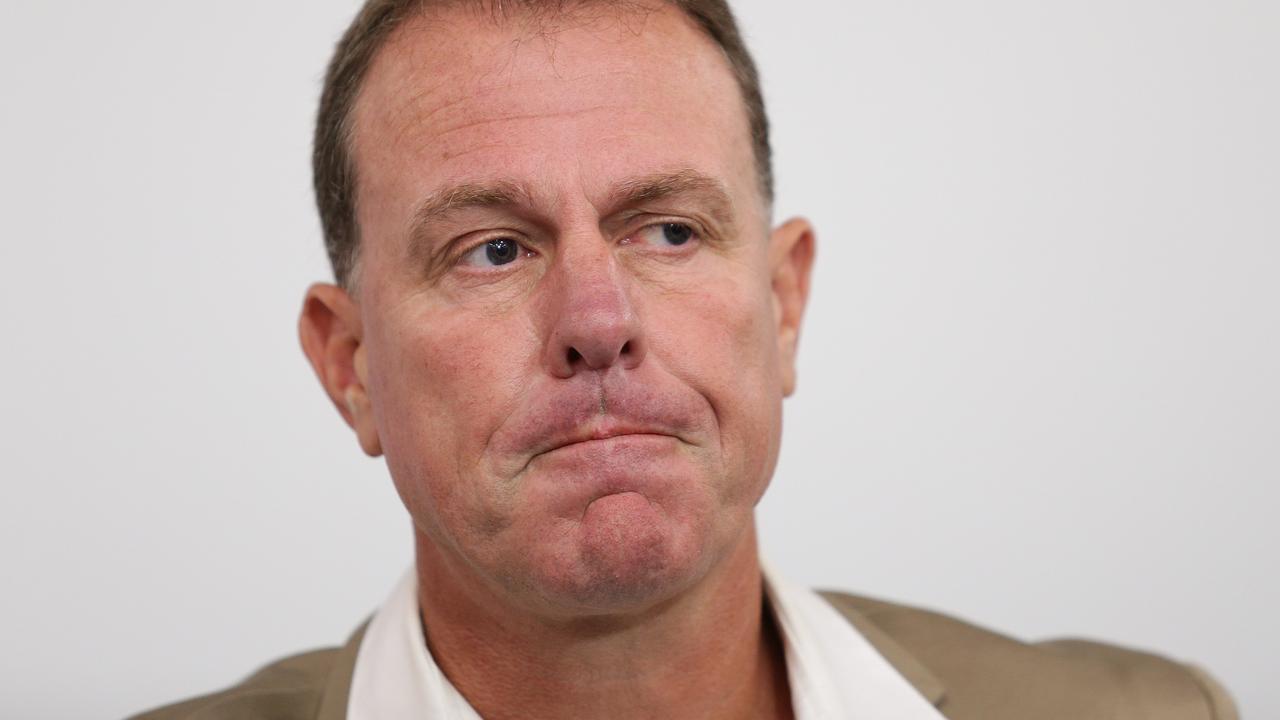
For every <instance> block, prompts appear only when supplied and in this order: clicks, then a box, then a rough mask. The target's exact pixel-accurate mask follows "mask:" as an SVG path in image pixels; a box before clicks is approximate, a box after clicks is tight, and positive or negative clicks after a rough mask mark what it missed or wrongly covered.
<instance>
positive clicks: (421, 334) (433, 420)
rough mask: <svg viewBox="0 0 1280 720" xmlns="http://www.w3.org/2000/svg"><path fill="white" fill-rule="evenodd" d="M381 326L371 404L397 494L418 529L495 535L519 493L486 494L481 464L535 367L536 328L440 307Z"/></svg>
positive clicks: (399, 315)
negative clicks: (432, 526)
mask: <svg viewBox="0 0 1280 720" xmlns="http://www.w3.org/2000/svg"><path fill="white" fill-rule="evenodd" d="M382 317H384V318H386V321H385V322H382V323H379V324H378V325H377V326H376V327H373V328H368V329H367V330H368V331H369V332H367V336H366V341H372V342H374V343H376V347H375V348H371V349H370V352H369V360H370V371H371V372H370V375H371V377H375V378H378V379H379V384H378V385H377V386H375V387H374V388H372V389H371V390H372V393H371V394H372V396H373V402H374V408H375V414H376V418H377V422H378V431H379V433H380V437H381V438H382V441H383V449H384V451H385V455H386V460H387V465H388V468H389V470H390V471H391V476H392V479H393V480H394V481H395V484H396V488H397V491H398V492H399V493H400V495H401V498H402V499H403V500H404V502H405V504H406V506H407V507H408V508H409V510H410V512H411V514H413V516H414V518H415V519H416V520H417V521H418V522H419V523H423V522H430V521H431V520H432V519H434V521H435V522H437V523H439V524H441V525H444V526H447V527H450V528H454V529H455V530H459V529H461V528H465V527H471V528H476V529H479V530H480V531H481V532H496V530H497V529H499V526H500V525H502V524H503V522H504V520H503V518H505V517H507V515H508V507H509V505H510V504H511V503H512V502H513V498H512V497H511V489H510V488H505V487H501V486H498V487H489V486H487V485H485V483H486V480H485V478H484V477H480V476H479V475H478V473H477V471H478V468H479V464H478V459H479V458H480V457H481V456H482V455H483V453H484V450H485V447H486V444H487V443H488V441H489V439H490V437H491V436H492V433H493V430H494V428H496V427H497V426H498V425H499V424H500V423H501V421H502V419H503V418H505V417H506V416H508V415H509V414H510V413H511V411H512V409H513V408H514V407H516V406H517V404H518V401H519V397H520V393H521V392H522V390H523V387H524V383H523V378H524V377H525V376H526V375H527V374H528V369H527V367H526V365H527V364H528V362H530V361H531V353H530V351H529V347H530V343H529V342H528V341H527V336H528V333H529V330H528V327H527V325H528V324H527V322H525V321H522V320H521V319H520V318H519V317H517V316H516V315H515V314H511V313H508V314H502V315H491V316H485V317H477V316H476V315H475V314H468V313H462V312H458V311H456V310H452V309H450V308H440V307H428V308H421V309H416V310H414V309H411V308H408V307H407V306H402V307H401V308H399V309H398V312H393V313H385V314H384V315H383V316H382ZM424 529H426V528H424ZM459 531H460V530H459Z"/></svg>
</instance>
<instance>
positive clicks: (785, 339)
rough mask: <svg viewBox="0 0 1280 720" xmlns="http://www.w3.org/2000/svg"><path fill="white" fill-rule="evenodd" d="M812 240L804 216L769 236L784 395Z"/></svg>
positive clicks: (789, 385)
mask: <svg viewBox="0 0 1280 720" xmlns="http://www.w3.org/2000/svg"><path fill="white" fill-rule="evenodd" d="M815 242H816V239H815V237H814V232H813V226H812V225H811V224H810V223H809V221H808V220H805V219H803V218H793V219H791V220H788V221H787V222H785V223H783V224H782V225H779V226H778V227H777V228H776V229H775V230H774V231H773V235H772V237H771V238H770V244H769V259H770V267H771V268H772V284H773V309H774V319H775V324H776V326H777V334H778V364H779V369H780V373H781V381H782V394H783V395H784V396H789V395H791V393H793V392H795V386H796V350H797V347H798V345H799V342H800V323H801V320H802V319H803V318H804V309H805V305H806V303H807V302H808V300H809V277H810V272H811V270H812V268H813V256H814V244H815Z"/></svg>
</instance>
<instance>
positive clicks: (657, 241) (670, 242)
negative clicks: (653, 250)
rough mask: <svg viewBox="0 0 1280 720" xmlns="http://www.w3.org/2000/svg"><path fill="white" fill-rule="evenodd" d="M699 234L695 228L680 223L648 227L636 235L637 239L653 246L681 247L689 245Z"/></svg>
mask: <svg viewBox="0 0 1280 720" xmlns="http://www.w3.org/2000/svg"><path fill="white" fill-rule="evenodd" d="M695 235H697V233H695V232H694V230H693V227H692V226H689V225H686V224H684V223H679V222H669V223H657V224H654V225H647V226H645V227H643V228H641V229H640V232H638V233H636V237H638V238H640V239H643V240H644V241H645V242H647V243H650V244H652V245H660V246H661V245H666V246H668V247H680V246H681V245H684V244H686V243H688V242H689V241H690V240H692V239H693V238H694V236H695Z"/></svg>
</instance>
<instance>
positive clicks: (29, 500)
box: [0, 0, 1280, 720]
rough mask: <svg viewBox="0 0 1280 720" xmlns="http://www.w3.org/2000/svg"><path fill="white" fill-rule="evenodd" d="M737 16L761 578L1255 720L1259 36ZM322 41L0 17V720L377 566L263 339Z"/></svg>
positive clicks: (283, 11)
mask: <svg viewBox="0 0 1280 720" xmlns="http://www.w3.org/2000/svg"><path fill="white" fill-rule="evenodd" d="M738 7H739V13H740V15H741V20H742V23H743V25H744V27H745V30H746V31H747V34H748V36H749V39H750V41H751V43H752V45H753V47H754V48H755V51H756V53H757V55H758V58H759V63H760V65H761V69H762V72H763V74H764V78H765V88H766V93H767V98H768V101H769V104H770V111H771V114H772V118H773V122H774V135H773V138H774V145H775V149H776V162H777V175H778V203H777V205H778V218H779V219H781V218H784V217H786V216H788V215H792V214H804V215H807V216H808V217H810V218H811V219H812V220H813V221H814V222H815V223H816V225H817V228H818V231H819V259H818V267H817V271H816V278H815V283H814V290H813V297H812V304H811V306H810V313H809V316H808V318H807V323H806V327H805V331H804V333H803V337H802V344H801V367H800V385H799V390H798V393H797V395H796V396H795V397H794V398H792V399H791V400H789V401H788V403H787V406H786V429H785V431H784V444H783V447H784V450H783V455H782V459H781V462H780V464H779V468H778V471H777V474H776V476H775V479H774V484H773V487H772V488H771V490H770V493H769V495H768V496H767V497H766V499H765V501H764V502H763V504H762V507H761V510H760V524H761V526H762V531H761V532H762V538H763V544H764V548H765V553H766V554H767V556H768V557H769V558H770V560H771V561H772V563H773V564H774V565H777V566H778V567H779V568H781V569H782V570H783V571H784V572H785V573H786V574H788V575H790V576H792V577H793V578H795V579H798V580H801V581H804V582H808V583H812V584H815V585H821V586H827V587H838V588H844V589H848V590H853V591H856V592H862V593H866V594H871V595H878V596H882V597H887V598H890V599H896V600H900V601H906V602H911V603H915V604H919V605H924V606H928V607H935V608H940V609H944V610H946V611H948V612H951V613H954V614H957V615H960V616H962V617H965V618H968V619H970V620H973V621H976V622H979V623H982V624H984V625H987V626H990V627H992V628H995V629H998V630H1001V631H1004V632H1007V633H1011V634H1014V635H1017V636H1019V637H1024V638H1029V639H1030V638H1045V637H1053V636H1063V635H1078V636H1086V637H1091V638H1102V639H1107V640H1110V641H1114V642H1119V643H1123V644H1127V645H1133V646H1137V647H1139V648H1146V649H1152V650H1156V651H1159V652H1161V653H1164V654H1168V655H1170V656H1173V657H1176V658H1180V659H1186V660H1192V661H1195V662H1197V663H1199V664H1202V665H1203V666H1205V667H1207V668H1210V669H1211V670H1212V671H1213V672H1214V673H1215V674H1216V675H1217V676H1218V677H1219V678H1220V679H1221V680H1222V681H1223V682H1224V683H1225V684H1226V685H1227V686H1228V687H1229V688H1230V689H1231V690H1232V691H1233V692H1234V694H1235V695H1236V697H1237V698H1238V700H1239V701H1240V704H1241V706H1242V709H1243V711H1244V714H1245V716H1246V717H1250V718H1265V717H1277V716H1280V689H1278V688H1277V684H1276V682H1275V677H1274V670H1272V669H1271V667H1272V663H1273V659H1272V658H1271V657H1270V656H1271V653H1272V652H1274V650H1275V648H1276V647H1277V645H1280V621H1277V612H1276V608H1277V607H1278V606H1280V588H1278V585H1277V580H1276V577H1275V575H1276V566H1277V562H1276V551H1277V546H1278V541H1280V532H1278V531H1277V529H1276V525H1275V521H1274V517H1273V516H1274V514H1275V511H1276V507H1277V500H1278V499H1280V498H1278V496H1277V491H1276V488H1275V484H1276V482H1277V480H1280V458H1278V454H1280V443H1278V442H1277V440H1278V439H1280V381H1278V380H1277V372H1276V368H1277V367H1280V341H1278V339H1277V334H1278V333H1277V331H1278V330H1280V320H1278V317H1277V316H1278V315H1280V312H1278V311H1280V283H1278V282H1277V278H1278V277H1280V248H1278V245H1280V140H1278V139H1277V132H1276V128H1280V98H1278V96H1280V5H1277V4H1276V3H1272V2H1244V1H1241V0H1200V1H1198V2H1188V1H1182V0H1173V1H1169V0H1163V1H1161V2H1156V1H1155V0H1105V1H1103V0H1074V1H1072V2H1034V3H1028V2H1014V1H1013V0H1008V1H1004V2H1001V1H996V0H985V1H980V2H971V3H952V2H944V1H942V0H926V1H922V2H910V3H904V2H890V1H873V2H858V3H834V2H815V1H812V0H810V1H807V2H787V3H781V2H770V1H768V0H754V1H753V2H742V3H739V4H738ZM355 8H356V3H355V2H354V1H353V0H319V1H313V2H307V3H302V4H299V3H296V2H289V3H286V2H275V3H264V2H246V1H244V0H238V1H233V2H222V3H176V2H162V1H161V0H136V1H134V2H116V3H103V2H85V1H81V2H74V1H73V2H63V3H5V4H4V6H3V7H2V8H0V81H2V85H0V88H2V92H3V98H4V100H3V111H2V112H0V183H2V184H3V185H2V186H0V191H2V192H0V198H2V200H0V203H3V210H4V212H3V220H2V223H0V228H3V230H2V231H0V232H2V233H3V237H4V239H3V242H2V243H0V262H2V263H3V264H2V267H3V274H4V280H3V282H0V301H2V302H3V307H2V309H0V338H3V340H2V343H3V345H2V346H3V352H2V354H0V358H2V359H0V367H2V368H3V370H4V373H3V377H4V379H5V385H6V387H5V392H4V400H5V402H4V407H5V412H4V413H3V417H2V419H0V429H2V432H0V438H3V440H0V442H3V452H0V478H2V479H3V486H2V487H3V493H4V495H3V499H2V501H0V541H2V545H0V547H2V548H3V549H2V550H0V553H2V555H0V557H2V558H3V565H4V568H5V582H4V592H3V594H2V595H0V617H2V618H3V621H2V622H3V627H4V636H5V650H4V652H3V653H0V716H4V717H12V718H25V719H30V720H34V719H37V718H75V717H84V718H89V717H119V716H122V715H125V714H127V713H129V712H132V711H137V710H141V709H143V708H145V707H149V706H152V705H156V704H159V703H162V702H166V701H170V700H173V699H176V698H179V697H182V696H186V695H190V694H194V693H197V692H202V691H207V690H211V689H214V688H216V687H219V686H223V685H226V684H228V683H231V682H234V681H236V680H237V679H239V678H240V677H242V676H243V675H245V674H247V673H248V672H249V671H250V670H252V669H254V668H255V667H257V666H258V665H259V664H261V663H263V662H265V661H267V660H268V659H272V658H275V657H279V656H281V655H284V654H287V653H290V652H293V651H297V650H301V649H305V648H311V647H316V646H320V645H330V644H335V643H339V642H341V641H343V640H344V639H345V637H346V635H347V634H348V633H349V632H350V631H351V630H352V629H353V628H354V627H355V625H356V624H357V623H358V622H359V621H360V620H362V619H363V618H364V617H365V616H366V615H367V614H368V613H369V612H371V611H372V610H373V609H374V608H375V607H376V605H377V604H378V603H379V602H380V601H381V600H382V598H383V597H384V596H385V595H386V594H387V592H389V590H390V588H391V585H392V583H393V582H394V580H395V579H396V578H397V576H398V575H399V574H400V573H401V572H402V571H403V569H404V568H405V567H406V566H407V565H408V563H409V562H410V559H411V545H410V542H411V535H410V527H409V522H408V520H407V516H406V515H405V513H404V511H403V509H402V507H401V505H400V503H399V500H398V498H397V497H396V495H395V493H394V491H393V489H392V487H391V483H390V481H389V479H388V478H387V476H386V471H385V468H384V466H383V465H382V463H381V462H378V461H371V460H367V459H365V458H364V457H363V456H362V455H361V453H360V452H359V450H358V448H357V446H356V444H355V441H354V439H353V438H352V437H351V435H350V433H349V431H348V430H347V428H346V427H345V426H344V425H343V424H342V423H341V421H340V420H339V418H338V416H337V414H336V413H335V412H334V411H333V410H332V408H331V407H330V406H329V404H328V401H327V399H326V398H325V397H324V396H323V395H322V393H321V391H320V389H319V385H318V383H317V382H316V381H315V380H314V379H313V377H312V375H311V371H310V369H309V367H308V366H307V365H306V363H305V361H304V359H303V357H302V354H301V352H300V351H299V349H298V343H297V340H296V335H295V329H294V327H295V317H296V313H297V311H298V310H299V308H300V304H301V299H302V294H303V291H304V289H305V287H306V285H307V284H308V283H309V282H310V281H313V280H316V279H323V278H326V277H327V276H328V270H327V266H326V262H325V258H324V255H323V252H322V250H321V241H320V236H319V228H318V222H317V220H316V218H315V213H314V210H313V205H312V198H311V193H310V169H309V146H310V136H311V123H312V117H313V113H314V108H315V101H316V98H317V96H318V89H319V83H320V78H321V75H322V72H323V68H324V64H325V62H326V60H327V58H328V54H329V52H330V50H331V48H332V44H333V42H334V41H335V40H336V39H337V37H338V35H339V34H340V32H341V31H342V29H343V28H344V27H345V25H346V23H347V22H348V21H349V19H350V17H351V16H352V15H353V14H354V11H355Z"/></svg>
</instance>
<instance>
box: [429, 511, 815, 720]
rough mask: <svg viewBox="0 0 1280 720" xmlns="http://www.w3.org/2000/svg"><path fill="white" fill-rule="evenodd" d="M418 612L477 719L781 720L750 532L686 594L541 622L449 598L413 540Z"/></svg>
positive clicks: (786, 711) (778, 682)
mask: <svg viewBox="0 0 1280 720" xmlns="http://www.w3.org/2000/svg"><path fill="white" fill-rule="evenodd" d="M417 571H418V604H419V607H420V609H421V611H422V616H423V625H424V627H425V628H426V634H427V638H426V641H427V643H428V645H429V647H430V650H431V653H432V656H433V657H434V658H435V661H436V663H437V664H438V665H439V666H440V668H441V670H442V671H443V672H444V674H445V676H446V677H448V678H449V681H450V682H451V683H453V685H454V687H456V688H457V689H458V691H459V692H460V693H462V695H463V697H465V698H466V699H467V701H468V702H470V703H471V705H472V707H474V708H475V709H476V711H477V712H478V713H479V714H480V715H481V716H482V717H484V718H490V719H499V718H514V717H520V718H561V717H609V718H615V719H617V720H629V719H630V718H710V719H724V720H730V719H732V720H741V719H746V718H769V719H771V720H772V719H773V718H790V717H791V702H790V694H789V690H788V686H787V678H786V664H785V661H784V658H783V651H782V642H781V638H780V636H779V634H778V631H777V629H776V627H775V626H774V624H773V622H772V619H771V615H770V613H769V612H768V610H767V608H766V607H765V606H764V603H763V597H764V593H763V587H762V579H761V575H760V565H759V560H758V555H757V547H756V538H755V528H754V525H750V526H748V528H747V529H746V530H745V531H744V532H743V533H742V537H741V538H740V540H739V542H738V543H737V544H736V545H735V547H734V548H733V550H732V551H731V552H730V554H729V555H728V556H727V557H725V558H724V559H723V560H722V561H721V562H720V563H718V564H717V565H716V566H715V567H714V568H713V569H712V570H711V571H710V572H709V573H708V574H707V576H706V577H704V578H703V579H702V580H701V581H699V582H698V583H696V584H695V585H694V587H693V588H691V589H690V590H689V591H687V592H685V593H683V594H682V595H680V596H679V597H676V598H673V599H671V600H669V601H666V602H663V603H661V604H660V605H659V606H658V607H655V608H653V609H651V610H649V611H647V612H645V613H642V614H639V615H631V616H627V617H608V618H600V617H593V618H590V619H583V620H568V621H566V620H564V619H563V618H558V619H555V620H548V619H547V618H545V617H540V616H537V615H536V614H534V613H531V612H523V611H521V610H520V609H519V608H513V607H510V606H504V605H502V604H501V603H495V602H494V601H493V600H492V599H491V598H477V597H472V596H470V594H468V593H466V592H463V591H461V585H462V584H461V583H458V582H454V580H456V578H454V577H451V575H452V574H451V573H450V572H449V570H448V568H447V564H446V563H445V562H444V559H443V558H441V557H440V554H439V551H438V550H437V549H436V548H435V546H434V545H433V544H432V543H431V541H430V540H429V539H427V538H425V537H424V536H422V535H421V534H419V536H418V538H417Z"/></svg>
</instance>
